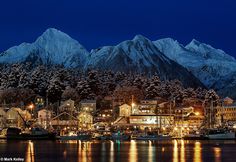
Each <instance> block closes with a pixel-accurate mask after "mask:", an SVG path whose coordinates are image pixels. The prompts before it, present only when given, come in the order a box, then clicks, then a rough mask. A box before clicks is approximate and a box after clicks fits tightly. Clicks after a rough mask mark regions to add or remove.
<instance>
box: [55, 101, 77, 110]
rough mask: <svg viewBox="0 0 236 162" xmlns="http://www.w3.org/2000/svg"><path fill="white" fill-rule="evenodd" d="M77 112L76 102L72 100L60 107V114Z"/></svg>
mask: <svg viewBox="0 0 236 162" xmlns="http://www.w3.org/2000/svg"><path fill="white" fill-rule="evenodd" d="M65 111H66V112H75V111H76V109H75V102H74V101H73V100H71V99H69V100H66V101H64V102H63V103H62V104H61V106H60V107H59V112H65Z"/></svg>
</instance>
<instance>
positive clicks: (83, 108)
mask: <svg viewBox="0 0 236 162" xmlns="http://www.w3.org/2000/svg"><path fill="white" fill-rule="evenodd" d="M79 111H80V112H90V113H94V112H95V111H96V100H82V101H80V103H79Z"/></svg>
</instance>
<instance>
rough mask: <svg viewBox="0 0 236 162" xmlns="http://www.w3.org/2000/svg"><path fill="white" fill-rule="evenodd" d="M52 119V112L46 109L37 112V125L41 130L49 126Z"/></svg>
mask: <svg viewBox="0 0 236 162" xmlns="http://www.w3.org/2000/svg"><path fill="white" fill-rule="evenodd" d="M51 118H52V112H51V111H49V110H46V109H41V110H39V111H38V124H40V125H41V126H42V127H43V128H47V126H48V125H49V124H50V123H49V121H50V120H51Z"/></svg>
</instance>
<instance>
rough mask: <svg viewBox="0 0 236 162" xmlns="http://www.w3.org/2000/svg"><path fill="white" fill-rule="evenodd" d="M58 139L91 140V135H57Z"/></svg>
mask: <svg viewBox="0 0 236 162" xmlns="http://www.w3.org/2000/svg"><path fill="white" fill-rule="evenodd" d="M58 139H60V140H91V139H92V136H91V135H78V136H59V137H58Z"/></svg>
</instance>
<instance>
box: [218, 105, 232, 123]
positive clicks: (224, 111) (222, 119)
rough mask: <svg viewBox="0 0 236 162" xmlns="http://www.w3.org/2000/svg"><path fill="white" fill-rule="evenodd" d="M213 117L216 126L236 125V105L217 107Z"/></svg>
mask: <svg viewBox="0 0 236 162" xmlns="http://www.w3.org/2000/svg"><path fill="white" fill-rule="evenodd" d="M215 117H216V123H217V125H234V124H236V103H233V104H227V105H224V104H222V105H221V106H217V107H216V113H215Z"/></svg>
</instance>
